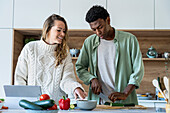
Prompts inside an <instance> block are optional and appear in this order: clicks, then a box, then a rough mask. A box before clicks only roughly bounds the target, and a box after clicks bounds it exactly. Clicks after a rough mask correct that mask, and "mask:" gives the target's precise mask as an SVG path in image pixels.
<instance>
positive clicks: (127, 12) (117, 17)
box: [107, 0, 154, 29]
mask: <svg viewBox="0 0 170 113" xmlns="http://www.w3.org/2000/svg"><path fill="white" fill-rule="evenodd" d="M107 6H108V12H109V13H110V16H111V25H112V26H113V27H115V28H117V29H154V0H107Z"/></svg>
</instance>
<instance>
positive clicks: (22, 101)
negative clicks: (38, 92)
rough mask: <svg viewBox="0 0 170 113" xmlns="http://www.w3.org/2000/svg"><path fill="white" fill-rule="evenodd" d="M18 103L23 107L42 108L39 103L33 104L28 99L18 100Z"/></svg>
mask: <svg viewBox="0 0 170 113" xmlns="http://www.w3.org/2000/svg"><path fill="white" fill-rule="evenodd" d="M19 105H20V106H21V107H23V108H25V109H32V110H43V108H42V107H41V106H39V105H36V104H34V103H33V102H30V101H28V100H24V99H23V100H20V101H19Z"/></svg>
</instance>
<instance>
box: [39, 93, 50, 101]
mask: <svg viewBox="0 0 170 113" xmlns="http://www.w3.org/2000/svg"><path fill="white" fill-rule="evenodd" d="M48 99H50V96H49V95H48V94H42V95H41V96H40V101H41V100H48Z"/></svg>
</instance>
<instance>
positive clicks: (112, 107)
mask: <svg viewBox="0 0 170 113" xmlns="http://www.w3.org/2000/svg"><path fill="white" fill-rule="evenodd" d="M96 109H147V107H144V106H142V105H135V106H131V107H130V106H129V107H123V106H109V105H97V107H96Z"/></svg>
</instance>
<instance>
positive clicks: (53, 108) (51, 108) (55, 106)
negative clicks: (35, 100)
mask: <svg viewBox="0 0 170 113" xmlns="http://www.w3.org/2000/svg"><path fill="white" fill-rule="evenodd" d="M56 109H57V105H56V104H54V105H53V106H52V107H50V108H48V110H56Z"/></svg>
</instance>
